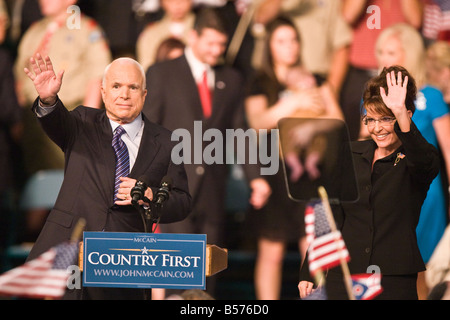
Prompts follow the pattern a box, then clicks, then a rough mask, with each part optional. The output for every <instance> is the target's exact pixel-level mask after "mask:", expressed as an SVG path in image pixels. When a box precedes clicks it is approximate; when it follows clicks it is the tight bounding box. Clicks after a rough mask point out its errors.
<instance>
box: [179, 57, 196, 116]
mask: <svg viewBox="0 0 450 320" xmlns="http://www.w3.org/2000/svg"><path fill="white" fill-rule="evenodd" d="M174 61H175V60H174ZM176 62H177V64H178V66H176V69H177V70H178V71H179V76H178V77H177V78H176V79H177V80H178V84H179V85H178V86H177V87H178V88H182V89H183V92H181V93H180V94H183V95H185V96H186V105H187V106H188V107H189V108H191V110H192V112H191V114H192V116H193V119H195V120H200V119H203V109H202V104H201V101H200V96H199V93H198V88H197V84H196V83H195V79H194V76H193V75H192V71H191V68H190V67H189V64H188V62H187V60H186V57H185V56H184V55H182V56H181V57H180V58H179V59H177V60H176ZM175 94H176V93H175Z"/></svg>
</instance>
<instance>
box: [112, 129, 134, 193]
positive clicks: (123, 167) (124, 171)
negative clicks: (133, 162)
mask: <svg viewBox="0 0 450 320" xmlns="http://www.w3.org/2000/svg"><path fill="white" fill-rule="evenodd" d="M125 132H126V131H125V129H124V128H123V127H121V126H118V127H117V128H116V130H114V136H113V139H112V146H113V148H114V152H115V154H116V176H115V182H114V201H116V200H117V191H118V190H119V186H120V177H126V176H128V173H129V171H130V160H129V158H128V149H127V146H126V144H125V143H124V142H123V140H122V139H121V138H120V137H121V136H122V135H123V134H124V133H125Z"/></svg>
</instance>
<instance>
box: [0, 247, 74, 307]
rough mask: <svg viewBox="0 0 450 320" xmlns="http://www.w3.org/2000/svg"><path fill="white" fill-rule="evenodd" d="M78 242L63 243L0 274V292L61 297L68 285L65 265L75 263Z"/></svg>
mask: <svg viewBox="0 0 450 320" xmlns="http://www.w3.org/2000/svg"><path fill="white" fill-rule="evenodd" d="M77 254H78V244H76V243H72V242H68V243H62V244H60V245H58V246H56V247H53V248H51V249H50V250H48V251H46V252H44V253H43V254H42V255H40V256H39V257H37V258H36V259H33V260H31V261H28V262H26V263H25V264H23V265H21V266H19V267H17V268H14V269H11V270H9V271H7V272H5V273H4V274H2V275H1V276H0V295H4V296H12V297H26V298H33V299H44V298H51V299H60V298H61V297H62V296H63V295H64V293H65V290H66V288H67V280H68V278H69V276H70V273H69V272H68V271H67V267H69V266H70V265H73V264H76V261H77Z"/></svg>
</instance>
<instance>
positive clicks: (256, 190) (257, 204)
mask: <svg viewBox="0 0 450 320" xmlns="http://www.w3.org/2000/svg"><path fill="white" fill-rule="evenodd" d="M250 188H251V195H250V200H249V202H250V204H251V205H252V206H253V208H255V209H261V208H262V207H264V205H265V204H266V203H267V200H268V199H269V196H270V195H271V193H272V189H271V188H270V186H269V184H268V183H267V181H266V180H265V179H263V178H257V179H253V180H252V181H250Z"/></svg>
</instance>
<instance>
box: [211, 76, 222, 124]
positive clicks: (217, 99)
mask: <svg viewBox="0 0 450 320" xmlns="http://www.w3.org/2000/svg"><path fill="white" fill-rule="evenodd" d="M214 74H215V79H214V91H213V102H212V114H211V117H213V116H214V114H215V113H217V108H220V104H221V102H222V101H225V100H226V99H225V96H224V95H225V94H226V90H225V88H226V81H225V78H224V76H223V72H221V70H220V68H217V67H216V68H214Z"/></svg>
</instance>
